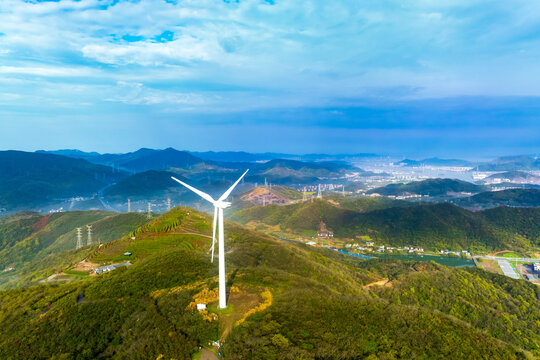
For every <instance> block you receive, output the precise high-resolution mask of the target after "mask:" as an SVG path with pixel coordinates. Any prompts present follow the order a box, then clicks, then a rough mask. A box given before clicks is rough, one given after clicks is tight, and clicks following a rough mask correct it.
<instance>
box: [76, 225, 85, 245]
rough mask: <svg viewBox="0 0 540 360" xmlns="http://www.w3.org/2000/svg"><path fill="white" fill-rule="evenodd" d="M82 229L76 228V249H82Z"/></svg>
mask: <svg viewBox="0 0 540 360" xmlns="http://www.w3.org/2000/svg"><path fill="white" fill-rule="evenodd" d="M82 246H83V245H82V229H81V228H80V227H78V228H77V245H76V246H75V248H76V249H80V248H82Z"/></svg>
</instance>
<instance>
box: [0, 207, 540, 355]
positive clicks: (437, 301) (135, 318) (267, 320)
mask: <svg viewBox="0 0 540 360" xmlns="http://www.w3.org/2000/svg"><path fill="white" fill-rule="evenodd" d="M210 224H211V218H210V217H209V216H207V215H205V214H202V213H199V212H197V211H195V210H193V209H183V208H176V209H173V210H172V211H171V212H169V213H167V214H164V215H163V216H162V217H160V218H159V219H157V220H155V221H153V222H151V223H149V224H146V225H144V226H143V227H141V228H139V229H138V230H135V231H134V232H133V233H132V234H131V235H129V236H126V237H122V238H121V239H119V240H117V241H114V242H111V243H109V244H108V245H106V246H103V247H101V248H100V249H98V250H96V251H94V252H92V255H91V256H90V258H89V259H90V260H92V261H95V262H100V263H106V262H107V261H124V260H123V259H125V256H124V255H123V253H124V252H125V251H126V250H129V251H130V252H132V253H133V255H132V256H131V258H130V260H131V261H132V262H133V265H131V266H128V267H123V268H118V269H116V270H113V271H111V272H110V273H108V274H104V275H100V276H94V277H91V278H87V279H86V280H84V281H79V282H73V283H70V284H64V285H54V286H51V285H46V286H39V287H31V288H26V289H16V290H10V291H2V292H0V304H1V306H2V312H0V327H1V328H2V331H1V332H0V356H1V357H2V358H6V359H9V358H14V359H15V358H16V359H27V358H49V357H51V354H54V355H55V356H57V357H59V358H63V359H100V358H113V359H136V358H144V359H156V358H158V359H162V358H165V359H168V358H176V359H191V358H192V357H193V355H194V354H196V353H197V352H198V351H199V346H201V345H204V346H208V344H209V343H210V342H213V341H217V340H219V341H221V343H222V346H221V349H220V350H221V352H222V354H223V355H224V358H225V359H270V360H272V359H300V358H301V359H347V358H349V359H352V358H373V359H375V358H384V359H397V358H402V359H420V358H441V359H449V358H451V359H483V358H488V359H505V360H506V359H525V358H527V356H529V357H534V356H539V355H540V352H539V350H538V349H539V345H538V344H539V341H540V334H538V331H536V329H537V324H538V322H539V321H540V305H539V304H540V302H539V301H538V300H539V299H540V293H539V289H538V287H536V286H534V285H532V284H530V283H527V282H524V281H517V280H512V279H509V278H506V277H502V276H499V275H494V274H488V273H486V272H484V271H481V270H476V269H472V270H465V269H457V268H446V267H444V266H440V265H436V264H433V263H414V262H399V261H386V260H371V261H367V262H363V261H359V260H356V259H353V258H349V257H344V256H343V255H341V254H338V253H336V252H333V251H328V250H326V249H319V248H313V247H306V246H303V245H298V244H292V243H288V242H280V241H278V240H275V239H273V238H271V237H269V236H267V235H264V234H262V233H259V232H254V231H250V230H246V229H244V228H242V227H240V226H237V225H235V224H232V223H226V225H225V228H226V247H227V254H226V256H227V268H226V269H227V279H228V282H227V284H228V285H227V286H228V290H229V297H228V304H229V305H228V308H227V310H225V311H221V310H218V309H217V308H216V303H217V297H216V294H217V290H216V288H217V281H216V280H217V266H218V264H217V263H214V264H212V263H210V261H209V254H208V253H207V250H208V248H209V245H210V241H211V240H210V239H209V237H210V236H211V225H210ZM132 237H135V239H134V240H133V239H132ZM373 284H379V285H373ZM368 285H369V286H368ZM321 295H323V296H321ZM199 302H202V303H207V304H208V310H207V311H206V312H204V311H203V312H198V311H196V309H195V308H194V305H193V304H196V303H199ZM44 334H46V336H44Z"/></svg>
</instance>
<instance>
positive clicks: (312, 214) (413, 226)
mask: <svg viewBox="0 0 540 360" xmlns="http://www.w3.org/2000/svg"><path fill="white" fill-rule="evenodd" d="M505 211H506V212H507V213H512V215H510V214H507V216H509V217H511V216H515V217H516V218H515V223H519V224H522V227H521V228H519V229H518V228H516V226H514V227H512V226H510V225H508V224H507V223H500V222H499V221H497V220H495V219H494V218H492V217H489V216H486V215H484V213H482V212H478V213H475V212H471V211H468V210H465V209H463V208H460V207H457V206H455V205H452V204H449V203H440V204H421V205H415V206H409V207H389V208H385V209H384V208H383V209H377V210H371V211H369V210H368V211H365V210H364V211H362V212H360V211H355V210H351V209H347V208H344V207H341V206H336V205H335V204H334V203H332V202H330V201H325V200H316V201H314V202H304V203H299V204H294V205H287V206H277V205H267V206H265V207H263V206H257V207H253V208H248V209H243V210H239V211H237V212H235V213H234V214H232V215H231V219H232V220H234V221H238V222H240V223H244V224H247V223H248V222H251V221H256V222H261V223H264V224H268V225H273V226H276V225H279V226H280V228H281V229H283V230H285V229H290V230H291V231H293V232H295V233H298V234H312V235H315V234H316V231H317V229H318V228H319V224H320V222H321V221H324V222H325V224H326V226H327V228H328V229H329V230H331V231H333V232H334V234H335V235H336V236H337V237H345V238H355V237H356V236H365V235H367V236H370V237H371V238H372V239H375V240H377V241H379V242H381V243H384V244H388V245H392V246H407V245H414V246H421V247H424V248H427V249H455V250H461V249H468V250H476V251H485V250H502V249H506V248H519V249H523V250H525V251H527V250H530V249H531V247H533V246H537V245H538V244H540V238H539V237H537V236H532V235H531V234H532V233H531V230H530V228H531V227H535V225H534V221H539V222H540V214H538V213H534V215H535V216H537V217H535V218H534V220H530V221H528V222H521V220H520V219H521V217H522V216H524V214H523V213H521V212H520V211H518V210H515V209H506V210H505ZM527 234H529V235H527Z"/></svg>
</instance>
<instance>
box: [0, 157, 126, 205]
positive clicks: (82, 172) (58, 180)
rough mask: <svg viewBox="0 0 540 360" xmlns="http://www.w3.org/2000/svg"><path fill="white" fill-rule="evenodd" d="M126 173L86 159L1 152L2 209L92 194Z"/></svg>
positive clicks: (0, 201)
mask: <svg viewBox="0 0 540 360" xmlns="http://www.w3.org/2000/svg"><path fill="white" fill-rule="evenodd" d="M127 175H128V174H127V173H125V172H123V171H115V170H114V169H112V168H110V167H107V166H102V165H96V164H92V163H89V162H88V161H86V160H83V159H73V158H68V157H65V156H59V155H52V154H39V153H29V152H22V151H0V208H4V209H5V210H6V211H13V210H17V209H34V208H36V207H38V206H40V205H43V204H47V203H51V202H55V201H57V200H58V199H66V198H70V197H76V196H91V195H93V194H95V193H97V192H98V191H99V190H100V189H102V188H104V187H105V186H107V185H108V184H111V183H113V182H115V181H118V180H119V179H122V178H125V177H126V176H127Z"/></svg>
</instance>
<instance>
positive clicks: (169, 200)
mask: <svg viewBox="0 0 540 360" xmlns="http://www.w3.org/2000/svg"><path fill="white" fill-rule="evenodd" d="M169 210H171V198H168V199H167V211H169Z"/></svg>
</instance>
